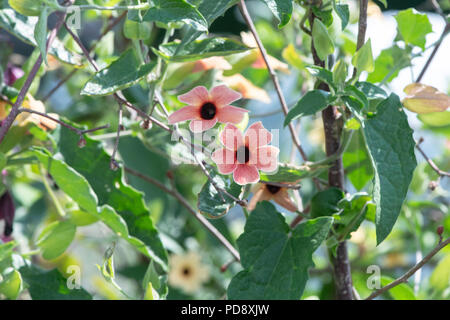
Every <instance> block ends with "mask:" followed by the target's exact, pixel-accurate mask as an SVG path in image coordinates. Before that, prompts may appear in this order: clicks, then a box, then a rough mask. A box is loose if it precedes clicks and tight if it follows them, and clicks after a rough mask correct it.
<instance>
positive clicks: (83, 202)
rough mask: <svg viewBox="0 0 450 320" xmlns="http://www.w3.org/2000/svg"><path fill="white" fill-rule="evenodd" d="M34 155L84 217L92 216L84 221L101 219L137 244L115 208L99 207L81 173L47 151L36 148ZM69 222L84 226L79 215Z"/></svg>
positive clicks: (123, 236) (117, 232)
mask: <svg viewBox="0 0 450 320" xmlns="http://www.w3.org/2000/svg"><path fill="white" fill-rule="evenodd" d="M33 153H34V155H35V156H36V157H37V158H38V160H39V161H40V162H41V163H42V164H43V165H44V167H45V168H46V169H47V170H48V171H49V173H50V174H51V175H52V177H53V179H54V180H55V182H56V183H57V184H58V186H59V188H61V190H63V191H64V192H65V193H66V194H67V195H68V196H69V197H71V198H72V199H73V200H74V201H76V202H77V204H78V205H79V206H80V208H82V209H84V210H85V211H86V212H84V215H85V216H86V215H91V216H92V217H90V218H86V217H85V218H84V221H86V219H87V221H88V222H89V221H94V220H95V219H100V220H102V221H103V222H104V223H105V224H106V225H107V226H108V227H110V228H111V229H112V230H113V231H114V232H115V233H116V234H117V235H119V236H121V237H122V238H124V239H125V240H127V241H128V242H130V243H132V244H135V243H136V239H132V238H130V237H129V234H128V228H127V225H126V223H125V221H124V220H123V219H122V217H120V216H119V215H118V214H117V213H116V212H115V211H114V209H113V208H111V207H110V206H107V205H104V206H102V207H98V199H97V195H96V194H95V192H94V191H93V190H92V187H91V186H90V184H89V182H88V181H87V180H86V179H85V178H84V177H83V176H82V175H81V174H80V173H78V172H77V171H76V170H74V169H73V168H72V167H70V166H69V165H68V164H67V163H66V162H64V161H62V160H60V159H55V158H54V157H53V156H52V155H50V153H49V152H48V151H47V150H45V149H42V148H34V149H33ZM69 221H71V222H72V223H74V224H76V225H78V224H79V223H81V224H83V222H80V219H79V215H78V217H74V216H72V214H71V217H70V220H69ZM84 223H86V222H84Z"/></svg>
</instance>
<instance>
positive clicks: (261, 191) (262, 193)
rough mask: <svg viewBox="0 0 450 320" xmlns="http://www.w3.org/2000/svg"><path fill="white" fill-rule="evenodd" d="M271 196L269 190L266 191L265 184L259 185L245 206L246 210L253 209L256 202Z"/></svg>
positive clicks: (268, 198)
mask: <svg viewBox="0 0 450 320" xmlns="http://www.w3.org/2000/svg"><path fill="white" fill-rule="evenodd" d="M272 197H273V195H272V194H271V193H270V192H269V191H267V189H266V186H265V185H260V186H259V188H258V190H256V191H255V192H254V193H253V197H252V199H251V200H250V202H249V204H248V206H247V209H248V211H253V210H254V209H255V207H256V205H257V204H258V202H261V201H264V200H270V199H272Z"/></svg>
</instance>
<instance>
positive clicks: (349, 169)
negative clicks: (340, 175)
mask: <svg viewBox="0 0 450 320" xmlns="http://www.w3.org/2000/svg"><path fill="white" fill-rule="evenodd" d="M342 161H343V163H344V168H345V172H346V173H347V177H348V179H349V180H350V182H351V183H352V184H353V186H354V187H355V189H356V190H361V189H363V188H364V187H365V186H366V184H367V183H368V182H369V181H370V180H372V178H373V167H372V162H371V160H370V157H369V154H368V151H367V147H366V143H365V142H364V136H363V135H362V131H361V130H358V132H355V133H353V136H352V139H351V141H350V144H349V145H348V147H347V149H346V150H345V152H344V154H343V156H342Z"/></svg>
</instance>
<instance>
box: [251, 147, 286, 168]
mask: <svg viewBox="0 0 450 320" xmlns="http://www.w3.org/2000/svg"><path fill="white" fill-rule="evenodd" d="M279 153H280V149H278V148H277V147H274V146H264V147H261V148H258V149H257V151H256V153H252V152H251V153H250V160H249V162H248V163H249V164H251V165H256V167H257V168H258V169H259V170H261V171H264V172H273V171H275V170H276V169H277V167H278V154H279ZM255 155H256V157H255ZM255 158H256V159H255Z"/></svg>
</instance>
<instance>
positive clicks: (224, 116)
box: [217, 106, 248, 124]
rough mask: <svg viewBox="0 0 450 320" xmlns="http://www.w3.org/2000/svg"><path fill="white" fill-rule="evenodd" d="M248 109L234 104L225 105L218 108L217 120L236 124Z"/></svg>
mask: <svg viewBox="0 0 450 320" xmlns="http://www.w3.org/2000/svg"><path fill="white" fill-rule="evenodd" d="M247 112H248V110H245V109H243V108H238V107H234V106H225V107H222V108H219V109H218V111H217V118H218V119H219V122H222V123H228V122H230V123H235V124H238V123H239V122H241V121H242V119H243V118H244V114H245V113H247Z"/></svg>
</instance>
